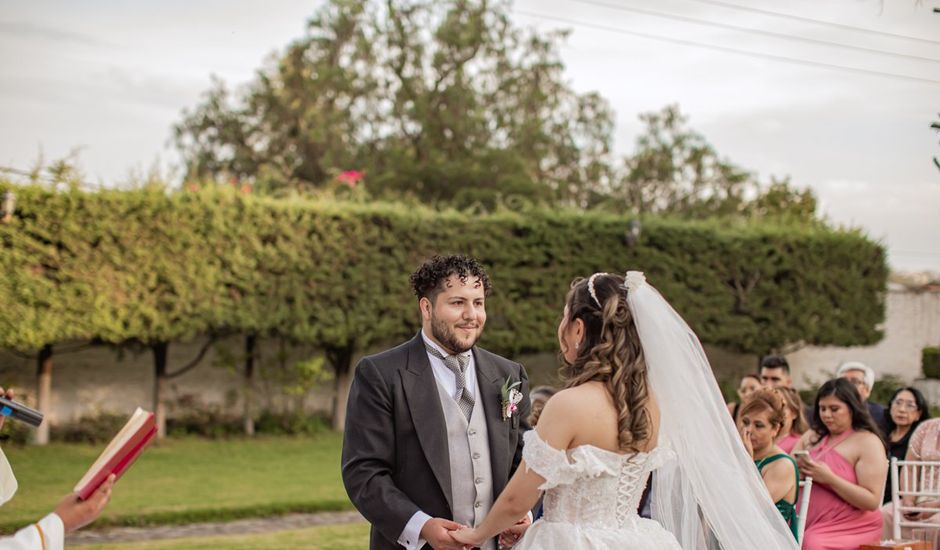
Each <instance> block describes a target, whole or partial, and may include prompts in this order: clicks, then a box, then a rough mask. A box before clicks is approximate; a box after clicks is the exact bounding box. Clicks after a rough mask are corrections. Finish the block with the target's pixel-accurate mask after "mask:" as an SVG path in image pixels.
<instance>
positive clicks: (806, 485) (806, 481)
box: [796, 477, 813, 548]
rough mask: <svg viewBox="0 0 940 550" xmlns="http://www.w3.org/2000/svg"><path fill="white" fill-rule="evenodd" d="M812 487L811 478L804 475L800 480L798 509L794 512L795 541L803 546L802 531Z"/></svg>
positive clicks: (804, 525)
mask: <svg viewBox="0 0 940 550" xmlns="http://www.w3.org/2000/svg"><path fill="white" fill-rule="evenodd" d="M812 489H813V478H811V477H805V478H803V481H801V482H800V510H799V512H797V513H796V542H797V543H798V544H799V545H800V547H801V548H802V547H803V531H805V530H806V514H807V512H809V497H810V494H811V493H812Z"/></svg>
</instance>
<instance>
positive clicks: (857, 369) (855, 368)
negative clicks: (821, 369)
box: [836, 361, 888, 437]
mask: <svg viewBox="0 0 940 550" xmlns="http://www.w3.org/2000/svg"><path fill="white" fill-rule="evenodd" d="M836 378H845V379H846V380H848V381H849V382H851V383H853V384H855V389H857V390H858V394H859V395H861V396H862V401H863V402H864V403H865V405H866V406H867V407H868V414H870V415H871V418H872V420H874V421H875V425H876V426H878V429H880V430H881V435H882V437H884V436H886V435H887V429H888V424H887V421H886V419H885V416H886V415H885V408H884V407H882V406H881V405H879V404H878V403H873V402H872V401H869V400H868V398H869V396H871V389H872V388H873V387H874V386H875V371H873V370H872V369H871V367H869V366H868V365H866V364H864V363H859V362H858V361H847V362H845V363H842V364H841V365H840V366H839V370H837V371H836Z"/></svg>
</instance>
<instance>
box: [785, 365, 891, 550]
mask: <svg viewBox="0 0 940 550" xmlns="http://www.w3.org/2000/svg"><path fill="white" fill-rule="evenodd" d="M813 412H814V415H813V419H812V429H811V430H810V431H808V432H806V434H804V435H803V438H802V439H800V442H799V443H797V444H796V447H795V448H794V454H796V455H797V466H799V468H800V473H802V474H803V475H805V476H810V477H812V478H813V489H812V493H811V496H810V501H809V511H808V512H807V516H806V532H805V534H804V536H803V541H802V543H803V548H808V549H839V548H845V549H848V548H853V549H854V548H858V547H859V546H860V545H862V544H868V543H870V542H872V541H876V540H878V539H879V537H880V536H881V526H882V518H881V512H880V510H879V508H880V506H881V492H882V491H883V490H884V483H885V477H886V476H887V473H888V460H887V458H885V457H886V448H885V444H884V441H882V439H881V436H880V435H879V434H880V430H879V429H878V427H877V426H876V425H875V423H874V421H873V420H872V418H871V415H870V414H869V413H868V409H867V408H866V407H865V405H864V402H863V401H862V398H861V396H860V395H859V393H858V390H857V389H855V386H854V385H853V384H852V383H851V382H849V381H848V380H845V379H843V378H837V379H835V380H830V381H828V382H826V383H825V384H823V385H822V387H821V388H819V392H818V393H817V394H816V402H815V405H814V411H813ZM799 451H809V452H808V453H800V452H799Z"/></svg>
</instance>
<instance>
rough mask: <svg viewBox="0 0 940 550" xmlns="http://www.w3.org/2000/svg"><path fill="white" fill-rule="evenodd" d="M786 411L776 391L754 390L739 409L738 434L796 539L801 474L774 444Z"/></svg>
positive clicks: (785, 406)
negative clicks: (739, 433)
mask: <svg viewBox="0 0 940 550" xmlns="http://www.w3.org/2000/svg"><path fill="white" fill-rule="evenodd" d="M786 408H787V404H786V401H785V400H784V398H783V396H781V395H780V393H779V392H778V391H777V390H774V389H760V390H757V391H755V392H753V393H752V394H751V395H750V396H748V400H747V401H745V402H744V404H743V405H742V406H741V410H740V413H739V416H738V431H739V432H741V440H742V441H743V442H744V447H745V448H746V449H747V450H748V452H749V453H750V454H751V457H752V458H753V459H754V464H755V466H757V470H758V471H759V472H760V474H761V477H762V478H763V479H764V485H766V486H767V490H768V491H769V492H770V496H771V498H772V499H773V501H774V503H775V504H776V505H777V510H779V511H780V513H781V514H782V515H783V519H784V520H785V521H786V522H787V525H789V526H790V530H791V531H792V532H793V535H794V536H796V527H797V521H796V501H797V499H798V498H799V490H800V485H799V480H800V472H799V469H798V468H797V466H796V461H795V460H793V457H791V456H790V455H788V454H787V453H785V452H783V450H782V449H781V448H780V447H778V446H777V445H776V443H774V441H775V440H776V439H777V436H778V435H779V433H780V430H781V429H783V424H784V420H785V415H786Z"/></svg>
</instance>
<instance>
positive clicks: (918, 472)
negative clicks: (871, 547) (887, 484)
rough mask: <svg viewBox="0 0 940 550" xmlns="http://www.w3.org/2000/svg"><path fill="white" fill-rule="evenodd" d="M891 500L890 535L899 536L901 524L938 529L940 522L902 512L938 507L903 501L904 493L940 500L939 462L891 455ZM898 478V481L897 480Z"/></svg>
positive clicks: (910, 495)
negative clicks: (907, 516)
mask: <svg viewBox="0 0 940 550" xmlns="http://www.w3.org/2000/svg"><path fill="white" fill-rule="evenodd" d="M890 474H891V503H892V504H893V505H894V514H893V515H894V518H893V519H894V525H893V526H892V527H893V532H892V536H893V537H894V540H901V528H902V527H918V528H921V529H934V530H940V524H937V523H928V522H925V521H907V520H905V519H904V512H932V513H938V512H940V509H937V508H925V507H923V506H918V505H917V504H911V505H909V506H908V505H905V504H904V500H903V499H904V497H908V496H909V497H914V498H915V499H917V498H918V497H925V498H929V499H937V500H940V462H929V461H921V460H898V459H897V458H894V457H892V458H891V469H890ZM899 481H900V482H899Z"/></svg>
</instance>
